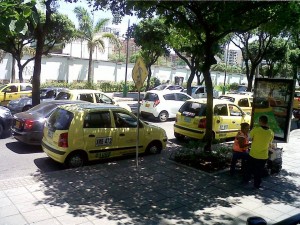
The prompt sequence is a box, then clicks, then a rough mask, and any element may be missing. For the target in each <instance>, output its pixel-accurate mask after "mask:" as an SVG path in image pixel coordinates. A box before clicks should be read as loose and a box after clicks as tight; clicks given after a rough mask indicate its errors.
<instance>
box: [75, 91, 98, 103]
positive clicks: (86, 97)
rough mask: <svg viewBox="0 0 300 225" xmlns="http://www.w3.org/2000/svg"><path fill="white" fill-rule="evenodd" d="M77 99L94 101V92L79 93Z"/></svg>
mask: <svg viewBox="0 0 300 225" xmlns="http://www.w3.org/2000/svg"><path fill="white" fill-rule="evenodd" d="M77 100H81V101H86V102H92V103H93V102H94V98H93V94H92V93H89V94H79V95H78V96H77Z"/></svg>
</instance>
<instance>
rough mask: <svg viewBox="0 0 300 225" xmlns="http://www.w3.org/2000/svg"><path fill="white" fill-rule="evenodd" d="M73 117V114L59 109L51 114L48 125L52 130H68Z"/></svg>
mask: <svg viewBox="0 0 300 225" xmlns="http://www.w3.org/2000/svg"><path fill="white" fill-rule="evenodd" d="M73 117H74V114H73V113H71V112H69V111H67V110H64V109H59V108H58V109H56V110H54V112H53V113H52V114H51V116H50V117H49V119H48V122H47V124H48V127H49V128H50V129H51V130H68V129H69V127H70V124H71V121H72V119H73Z"/></svg>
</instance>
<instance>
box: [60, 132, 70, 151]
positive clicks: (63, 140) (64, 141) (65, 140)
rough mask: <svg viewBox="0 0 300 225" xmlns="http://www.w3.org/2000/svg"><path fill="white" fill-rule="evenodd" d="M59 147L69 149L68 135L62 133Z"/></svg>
mask: <svg viewBox="0 0 300 225" xmlns="http://www.w3.org/2000/svg"><path fill="white" fill-rule="evenodd" d="M58 147H63V148H67V147H68V133H61V134H60V135H59V139H58Z"/></svg>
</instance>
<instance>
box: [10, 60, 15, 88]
mask: <svg viewBox="0 0 300 225" xmlns="http://www.w3.org/2000/svg"><path fill="white" fill-rule="evenodd" d="M15 66H16V59H15V58H14V57H12V63H11V83H15V82H16V68H15Z"/></svg>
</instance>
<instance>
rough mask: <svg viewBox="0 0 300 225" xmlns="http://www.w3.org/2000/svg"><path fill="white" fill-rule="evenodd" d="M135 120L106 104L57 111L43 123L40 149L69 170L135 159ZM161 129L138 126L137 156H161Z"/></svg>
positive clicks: (163, 140)
mask: <svg viewBox="0 0 300 225" xmlns="http://www.w3.org/2000/svg"><path fill="white" fill-rule="evenodd" d="M136 143H137V117H136V116H135V115H134V114H132V113H131V112H128V111H127V110H126V109H124V108H122V107H119V106H114V105H107V104H93V103H81V104H70V105H63V106H59V107H58V108H56V110H55V111H54V112H53V113H52V114H51V116H50V117H49V118H48V120H47V121H46V123H45V126H44V130H43V140H42V148H43V151H44V152H45V153H46V154H47V155H48V156H49V157H50V158H52V159H54V160H55V161H57V162H59V163H64V164H65V165H66V166H68V167H80V166H82V165H84V163H85V162H87V161H90V160H99V159H106V158H112V157H119V156H126V155H134V154H135V153H136ZM166 143H167V135H166V132H165V130H164V129H162V128H159V127H156V126H153V125H149V124H148V123H145V122H143V121H140V122H139V143H138V149H139V153H153V154H154V153H160V152H161V150H163V149H164V148H166Z"/></svg>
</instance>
